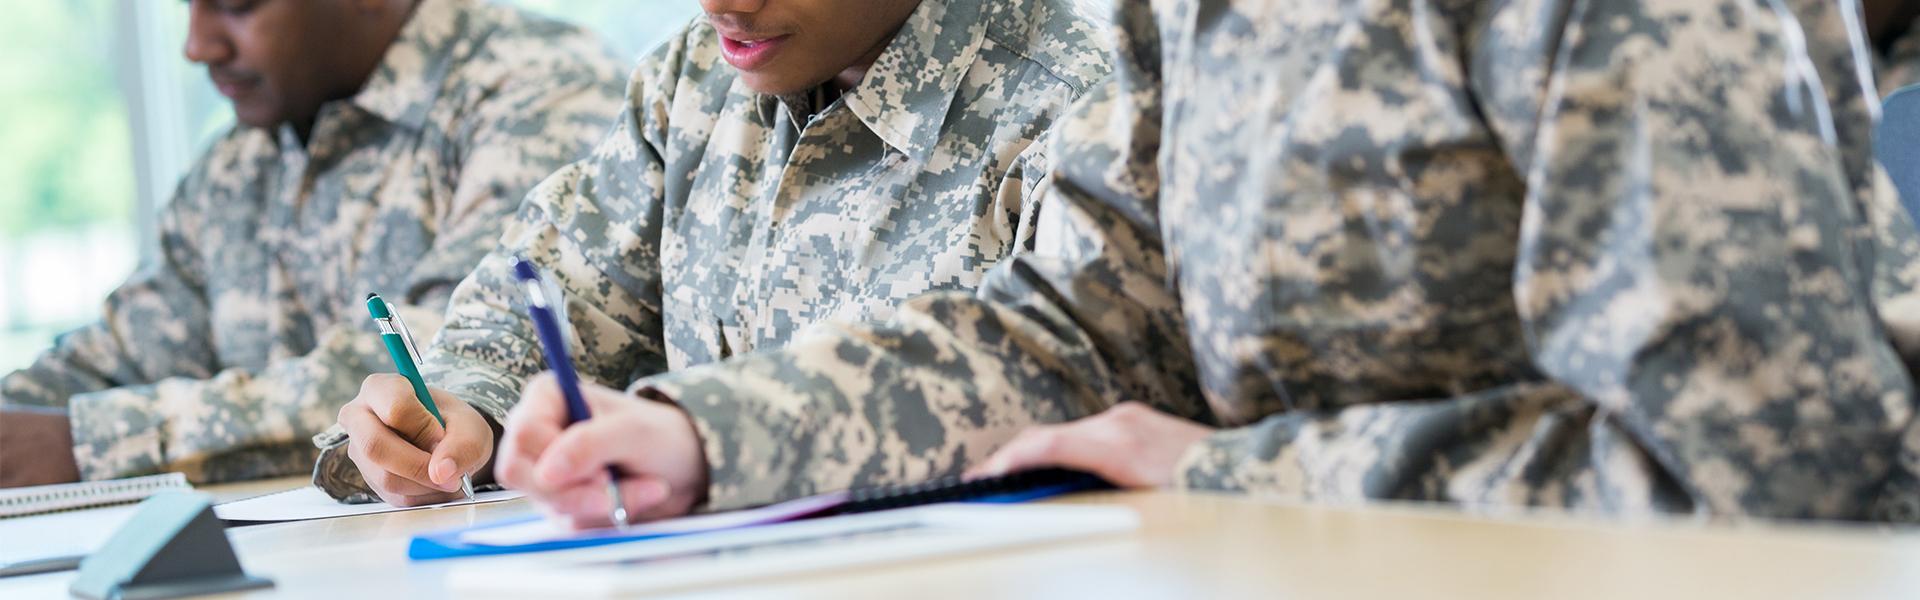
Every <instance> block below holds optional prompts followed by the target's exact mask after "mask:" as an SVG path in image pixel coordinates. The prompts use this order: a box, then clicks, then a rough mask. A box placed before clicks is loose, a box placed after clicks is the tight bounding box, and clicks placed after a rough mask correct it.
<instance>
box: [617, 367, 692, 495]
mask: <svg viewBox="0 0 1920 600" xmlns="http://www.w3.org/2000/svg"><path fill="white" fill-rule="evenodd" d="M633 395H634V396H635V397H638V398H640V399H642V400H647V401H650V402H654V403H658V404H662V405H665V406H666V407H668V408H671V409H673V414H676V415H679V417H680V420H679V421H678V424H679V425H680V426H681V427H682V429H681V431H683V432H684V433H685V434H686V436H687V437H686V439H687V440H688V441H689V444H688V445H687V446H686V447H684V448H683V449H684V450H687V451H688V453H687V454H688V456H689V457H690V458H691V459H692V463H693V464H692V467H693V470H692V472H691V473H690V474H691V475H692V476H693V481H692V482H689V485H690V487H691V488H692V489H694V490H696V493H695V495H694V496H693V504H692V507H700V506H705V505H706V504H707V499H708V498H707V497H708V488H709V482H711V481H712V472H711V467H710V466H709V463H708V461H707V453H706V450H705V448H706V443H705V439H704V436H702V435H701V433H700V423H699V421H698V420H697V419H695V418H694V416H693V413H690V412H688V411H687V409H686V407H683V406H681V405H680V403H679V402H677V401H675V400H674V399H673V396H672V395H671V394H668V393H667V392H666V391H664V390H661V389H659V388H655V387H652V386H642V387H636V388H635V389H634V390H633Z"/></svg>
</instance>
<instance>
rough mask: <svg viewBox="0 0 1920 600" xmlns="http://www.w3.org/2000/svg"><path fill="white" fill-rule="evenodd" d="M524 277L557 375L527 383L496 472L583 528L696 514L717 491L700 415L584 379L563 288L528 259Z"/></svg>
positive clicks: (519, 272)
mask: <svg viewBox="0 0 1920 600" xmlns="http://www.w3.org/2000/svg"><path fill="white" fill-rule="evenodd" d="M515 272H516V276H518V277H519V278H520V279H521V281H522V283H523V284H525V285H526V287H527V288H528V289H527V290H526V291H527V295H528V297H529V298H528V299H529V301H530V302H529V305H528V312H529V316H530V317H531V318H532V321H533V329H534V333H535V334H536V335H538V336H539V337H540V343H541V346H543V349H544V350H545V354H546V356H547V361H548V364H549V367H551V369H552V370H551V371H549V372H547V373H543V374H540V375H538V376H536V377H534V378H533V379H532V380H530V381H528V382H527V385H526V388H525V390H524V392H523V394H522V396H521V399H520V402H519V403H518V404H517V405H515V407H514V409H513V412H512V414H510V415H508V417H507V424H506V433H505V437H503V438H502V440H501V444H500V456H499V462H498V464H497V465H496V466H495V468H494V474H495V475H496V476H497V477H498V478H499V480H500V482H501V483H503V484H506V486H507V487H509V488H512V489H515V490H520V491H523V492H526V493H527V495H528V496H529V497H531V498H532V499H533V500H534V501H535V502H537V503H539V504H540V505H541V506H542V508H543V509H545V510H546V512H548V513H550V514H553V515H556V516H559V517H564V518H566V519H567V520H569V521H570V522H571V523H572V524H573V525H574V526H575V527H599V526H606V525H620V524H623V523H636V522H640V521H646V520H651V519H657V518H664V517H671V516H677V515H681V514H685V513H687V512H688V511H689V510H691V509H692V508H693V506H694V505H696V504H697V503H698V502H699V501H700V500H701V499H703V498H705V496H706V488H707V466H706V458H705V455H704V454H703V453H702V452H701V448H700V442H699V440H700V437H699V434H698V433H697V432H696V431H695V430H694V427H693V423H692V421H691V419H690V418H689V417H688V416H687V414H686V413H685V412H683V411H681V410H680V409H679V407H677V406H675V405H673V404H669V403H666V402H654V401H649V400H644V399H641V398H637V397H634V396H633V395H631V394H627V393H624V392H621V391H619V390H615V389H610V388H607V387H603V386H600V385H597V384H595V383H593V382H591V381H583V380H582V379H581V377H580V375H579V373H578V372H577V371H576V370H575V368H574V364H573V361H572V360H571V356H570V354H569V348H568V347H567V343H568V341H569V340H571V339H574V338H572V337H571V336H567V335H565V334H566V329H564V328H563V327H564V325H563V323H565V322H566V319H565V312H564V305H563V304H562V302H561V297H560V292H559V291H558V290H557V289H556V288H555V287H554V286H552V285H551V284H550V283H548V282H547V281H546V279H545V277H544V276H543V274H541V273H540V272H539V270H538V269H537V268H535V267H534V266H533V265H532V264H530V263H526V262H524V261H521V262H518V263H517V264H516V265H515ZM589 416H591V417H592V418H591V419H589V418H587V417H589Z"/></svg>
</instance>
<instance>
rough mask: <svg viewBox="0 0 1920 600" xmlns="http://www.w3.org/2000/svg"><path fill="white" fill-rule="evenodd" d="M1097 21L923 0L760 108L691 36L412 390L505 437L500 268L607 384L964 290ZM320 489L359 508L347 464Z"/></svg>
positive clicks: (443, 338)
mask: <svg viewBox="0 0 1920 600" xmlns="http://www.w3.org/2000/svg"><path fill="white" fill-rule="evenodd" d="M1101 22H1102V21H1100V20H1099V19H1097V18H1095V17H1092V16H1090V15H1087V14H1085V13H1084V12H1082V11H1081V10H1080V9H1078V8H1075V6H1074V4H1073V3H1071V2H1068V1H1066V0H994V1H981V0H925V1H923V2H922V3H921V4H920V6H919V7H918V8H917V9H915V11H914V12H913V13H912V15H911V16H909V17H908V20H907V22H906V23H905V24H904V25H903V26H902V28H901V29H900V31H899V33H897V34H896V35H895V37H894V39H893V40H892V41H891V42H890V43H889V45H888V47H887V48H885V49H884V50H883V52H882V53H881V55H880V57H879V59H878V60H877V62H876V63H875V64H874V65H873V66H872V67H871V68H870V69H869V70H868V71H867V73H866V76H865V78H864V79H863V80H862V81H861V82H860V84H859V85H857V86H855V87H854V88H852V89H850V90H847V91H846V92H845V93H844V94H843V95H841V96H839V97H838V98H837V99H833V100H831V101H827V100H828V99H827V97H826V96H825V95H824V94H822V93H819V92H814V93H805V94H796V95H793V96H790V97H776V96H770V95H764V94H756V93H754V92H753V91H751V90H750V89H748V88H747V87H745V84H744V83H742V82H741V81H740V80H739V79H738V78H737V77H736V72H735V71H734V69H733V68H732V67H731V66H729V65H727V64H726V63H725V62H723V61H722V59H721V57H720V48H719V40H718V38H717V37H716V36H715V34H714V31H713V29H712V28H711V27H710V26H709V25H708V24H707V23H706V21H705V20H704V19H697V20H695V22H694V23H692V24H691V25H690V26H689V27H688V28H687V29H686V30H685V31H684V32H682V34H681V35H679V36H677V37H675V38H673V39H671V40H669V41H668V42H667V43H666V44H665V45H664V46H663V47H662V48H660V49H658V50H657V51H655V52H653V53H652V54H651V55H649V56H647V57H646V58H645V59H643V61H642V62H641V64H640V67H639V69H638V70H637V72H636V73H635V74H634V77H633V80H632V82H631V83H630V84H629V86H628V91H627V93H628V105H627V110H626V111H625V112H624V114H623V115H622V119H621V121H620V122H619V124H618V126H617V127H616V129H615V131H614V132H613V133H612V134H611V135H610V136H608V137H607V138H606V140H604V141H603V142H601V144H600V146H599V147H598V148H597V149H595V151H594V153H593V155H592V156H591V157H589V158H587V159H584V160H582V161H580V162H579V163H576V164H574V165H571V166H568V167H566V168H565V169H562V170H561V171H560V172H558V173H556V174H554V175H553V176H552V177H550V178H549V179H548V180H547V181H546V182H544V183H542V184H541V185H540V187H539V188H537V189H536V190H535V191H534V192H533V193H532V194H530V195H529V197H528V202H527V204H526V205H525V206H524V207H523V208H522V212H521V214H520V215H519V216H518V217H517V218H516V219H515V220H514V222H513V223H512V224H510V225H509V226H508V229H507V233H506V235H505V237H504V242H503V245H502V246H501V247H500V248H499V249H498V250H497V251H495V252H494V253H493V254H492V255H490V256H488V257H487V258H486V259H485V260H483V261H481V264H480V266H479V268H478V269H477V270H476V271H475V272H474V273H473V275H472V277H470V278H469V279H468V280H467V281H465V282H463V283H461V285H460V287H459V289H458V290H456V291H455V293H454V298H453V301H452V302H453V304H452V306H451V307H450V309H449V310H448V313H447V325H446V328H445V329H444V330H442V331H441V333H440V336H439V338H438V339H437V340H435V342H434V343H433V345H432V347H431V348H430V349H428V350H427V355H428V358H427V360H426V363H425V364H424V365H423V371H424V372H425V376H426V377H427V379H428V382H429V383H430V384H432V385H434V386H437V387H441V388H445V389H447V390H449V391H452V392H453V393H454V394H456V395H458V396H460V397H461V398H463V399H465V400H466V401H468V402H469V403H470V404H473V405H475V406H476V407H477V408H478V409H480V410H481V411H482V412H483V413H485V414H487V415H490V416H492V417H493V418H494V419H495V420H496V422H499V421H500V420H502V419H504V416H505V414H506V411H507V410H508V408H510V407H511V406H512V404H513V403H514V402H515V401H517V400H518V399H519V397H520V389H521V385H522V382H523V381H524V380H525V378H526V377H528V376H531V375H532V374H534V373H536V372H538V371H540V370H542V369H544V368H545V366H544V362H543V361H542V360H541V358H540V353H539V346H538V344H537V342H536V340H535V338H534V334H533V330H532V326H531V323H530V322H529V321H528V320H527V318H526V315H525V312H524V310H523V308H522V307H523V306H524V297H525V295H524V293H523V292H522V288H521V287H520V286H519V285H517V284H516V283H514V281H513V278H512V274H511V272H510V268H509V258H510V256H511V255H513V254H519V255H522V256H525V257H527V258H528V259H529V260H532V261H534V262H536V263H538V264H541V265H543V266H544V268H545V269H546V270H547V271H549V273H550V275H551V276H552V278H553V279H554V280H555V283H556V284H558V285H559V286H560V287H561V288H563V292H564V293H565V295H566V297H567V301H568V303H567V306H568V307H569V313H570V322H571V324H572V329H573V331H574V334H575V338H576V339H575V342H574V343H573V346H572V347H573V350H574V358H575V361H576V363H577V367H578V368H579V370H580V373H581V376H582V377H584V378H586V379H588V380H592V381H596V382H599V383H601V384H604V385H609V386H613V387H621V386H625V385H626V384H627V383H629V382H631V381H633V380H635V379H638V378H640V377H644V376H647V375H652V374H655V373H659V372H662V371H666V370H669V369H675V368H681V367H686V366H689V365H697V364H702V363H708V362H713V361H716V360H720V359H723V358H726V357H728V356H730V355H732V354H736V353H743V352H747V351H750V350H754V349H756V348H763V347H776V346H779V345H781V344H783V343H785V342H786V340H788V339H789V338H791V337H792V336H793V335H794V334H795V332H797V331H799V330H801V329H802V328H804V327H807V326H808V325H810V324H812V323H814V322H817V321H820V320H823V319H830V318H841V319H880V318H885V317H887V316H889V315H890V314H891V310H892V308H893V307H894V306H896V305H898V304H899V303H900V302H901V301H904V300H905V299H907V298H911V297H913V296H915V295H918V294H921V293H924V292H929V291H936V290H972V289H974V288H975V287H976V286H977V285H978V284H979V282H980V279H981V277H982V275H983V274H984V273H985V272H986V270H987V268H988V267H990V266H991V265H993V263H994V262H996V261H998V260H1000V259H1001V258H1003V257H1005V256H1008V255H1009V254H1012V253H1015V252H1017V251H1020V250H1022V249H1024V248H1026V247H1027V246H1029V244H1030V239H1031V224H1032V222H1033V219H1034V218H1035V215H1036V214H1037V212H1036V208H1035V205H1034V203H1033V201H1032V195H1031V193H1030V192H1031V190H1032V188H1034V187H1035V186H1036V185H1038V184H1039V182H1040V180H1041V176H1042V175H1044V174H1045V173H1046V172H1047V171H1048V160H1047V155H1046V154H1045V153H1044V149H1045V146H1044V145H1043V144H1036V143H1034V142H1035V140H1036V139H1037V138H1039V137H1040V136H1041V135H1042V134H1043V133H1044V132H1045V131H1046V130H1047V129H1048V128H1049V126H1050V125H1051V124H1052V123H1053V121H1054V119H1055V118H1056V117H1057V116H1058V115H1060V114H1062V113H1064V112H1065V111H1066V109H1067V108H1068V107H1069V106H1071V105H1072V103H1073V102H1074V100H1076V99H1077V98H1078V97H1079V96H1080V95H1081V94H1082V93H1083V92H1084V91H1085V90H1086V89H1088V88H1090V87H1091V86H1092V85H1093V84H1094V83H1095V82H1096V81H1098V80H1100V79H1102V78H1104V77H1105V76H1106V74H1107V73H1108V71H1109V68H1108V67H1107V66H1106V63H1105V60H1106V58H1107V56H1108V55H1109V53H1108V52H1107V50H1106V46H1105V45H1104V39H1105V36H1104V34H1103V33H1101V32H1102V31H1103V30H1104V27H1102V26H1101V25H1100V23H1101ZM340 439H341V438H340V437H337V436H335V437H333V438H332V439H326V436H323V438H322V439H319V440H316V441H317V442H319V443H321V444H323V445H337V444H339V443H340ZM315 481H316V483H318V484H320V486H321V487H322V488H325V489H327V490H328V491H329V492H331V493H333V494H334V496H335V497H337V498H342V499H345V500H348V501H362V500H370V499H371V496H370V495H365V494H362V495H359V496H355V495H354V494H355V492H356V491H357V490H359V491H364V488H363V487H362V486H363V484H362V483H361V481H360V478H359V475H358V473H357V471H356V470H355V469H354V468H353V465H352V464H351V462H350V461H348V460H345V457H344V452H339V453H336V452H331V451H329V453H328V454H327V456H326V457H324V458H323V459H322V461H321V464H320V465H319V466H318V467H317V468H316V470H315Z"/></svg>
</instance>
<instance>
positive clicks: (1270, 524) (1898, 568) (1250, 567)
mask: <svg viewBox="0 0 1920 600" xmlns="http://www.w3.org/2000/svg"><path fill="white" fill-rule="evenodd" d="M299 483H300V482H299V481H298V480H274V481H267V482H254V483H248V484H241V485H231V486H212V487H209V488H206V490H205V491H208V492H211V493H213V494H215V496H216V497H217V498H219V499H222V500H228V499H235V498H242V497H247V496H252V495H257V494H260V493H264V492H271V491H277V490H280V489H286V488H289V487H293V486H295V485H298V484H299ZM1056 502H1062V503H1081V504H1117V505H1124V506H1129V507H1132V508H1134V509H1135V510H1137V511H1138V512H1139V513H1140V516H1141V518H1142V522H1143V524H1144V526H1143V528H1142V530H1141V531H1139V532H1138V533H1137V534H1134V535H1131V536H1123V537H1117V538H1108V539H1105V540H1090V541H1085V542H1067V543H1061V544H1056V545H1048V546H1038V547H1033V548H1023V549H1019V550H1014V551H1001V552H997V553H993V554H982V555H972V556H964V557H959V558H950V559H940V560H926V561H920V562H915V563H903V564H898V565H893V566H886V567H877V568H871V569H863V570H851V571H842V572H829V573H819V574H814V575H808V576H804V577H789V578H780V579H767V580H757V581H756V580H743V581H741V582H739V583H738V584H736V585H732V586H728V587H724V588H711V589H703V590H696V591H695V593H694V595H693V597H700V598H741V597H779V598H835V599H838V598H850V597H858V598H915V599H924V598H1058V597H1151V598H1448V597H1456V598H1548V597H1551V598H1743V599H1749V598H1920V532H1912V531H1906V532H1891V533H1890V532H1887V531H1881V530H1875V529H1869V528H1859V527H1815V526H1804V525H1752V524H1748V525H1737V526H1732V525H1705V524H1698V523H1677V522H1662V521H1650V520H1640V521H1636V522H1630V523H1619V522H1609V521H1602V520H1598V519H1590V518H1579V517H1572V516H1567V515H1559V514H1551V513H1536V514H1527V515H1515V516H1511V517H1503V518H1498V519H1495V518H1487V517H1475V516H1467V515H1463V514H1460V513H1458V512H1455V511H1452V510H1449V509H1446V508H1443V507H1431V506H1421V505H1375V506H1366V507H1325V506H1300V505H1288V504H1275V503H1268V502H1261V501H1256V500H1249V499H1245V498H1238V497H1231V496H1219V495H1206V494H1179V493H1171V492H1126V493H1099V494H1085V495H1080V496H1075V497H1070V498H1065V499H1061V500H1056ZM533 510H534V509H533V508H532V507H531V506H530V505H529V504H528V503H527V502H525V501H523V500H514V501H510V502H503V503H498V504H490V505H482V506H470V507H459V508H445V509H431V510H420V511H413V512H402V513H390V514H383V515H369V516H361V517H349V518H341V519H331V520H323V521H308V522H297V523H280V524H271V525H256V526H248V527H239V528H234V529H230V530H229V535H230V538H231V539H232V540H233V543H234V547H235V549H236V550H237V551H238V552H239V555H240V560H241V562H242V563H243V564H244V565H245V566H246V568H247V570H248V572H250V573H252V574H254V575H259V576H265V577H268V578H271V579H273V580H274V581H275V582H276V584H277V586H276V587H275V588H273V589H271V590H264V591H260V592H254V593H250V594H244V595H238V596H232V597H239V598H254V597H260V598H266V597H276V596H278V597H326V598H368V597H373V598H408V599H423V598H439V597H445V596H447V595H448V593H447V586H446V575H447V570H448V568H449V567H451V566H452V565H453V564H454V563H456V562H460V561H458V560H455V561H430V562H411V561H409V560H407V558H406V546H407V541H408V539H409V538H410V537H411V536H412V535H414V534H416V533H420V532H425V531H434V530H440V529H447V528H453V527H459V526H462V525H465V524H469V523H478V522H483V521H491V520H497V519H502V518H506V517H512V516H517V515H524V514H529V513H530V512H532V511H533ZM4 532H5V529H4V526H3V523H0V541H4V543H6V544H15V543H31V541H30V540H15V539H5V537H4V535H5V534H4ZM462 560H511V559H510V558H489V559H462ZM72 577H73V574H72V573H71V572H68V573H55V574H46V575H36V576H29V577H16V578H9V579H0V598H7V599H13V598H41V597H46V598H59V597H65V596H66V586H67V584H68V583H69V582H70V581H71V580H72Z"/></svg>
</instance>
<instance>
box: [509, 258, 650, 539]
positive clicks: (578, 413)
mask: <svg viewBox="0 0 1920 600" xmlns="http://www.w3.org/2000/svg"><path fill="white" fill-rule="evenodd" d="M513 275H514V277H515V278H517V279H519V280H520V283H521V285H524V286H526V288H527V316H529V317H532V318H533V331H534V333H535V334H537V335H539V336H540V347H541V350H542V353H544V354H546V356H547V368H548V369H549V370H552V371H553V379H554V381H555V382H557V383H559V384H560V395H561V396H562V397H564V398H566V400H567V424H569V425H571V424H574V423H579V422H581V421H585V420H587V419H588V418H589V417H591V416H593V415H591V414H589V412H588V410H587V398H586V397H585V396H582V395H580V375H579V373H576V372H574V370H573V359H571V358H569V357H568V355H567V336H564V335H561V333H560V332H561V331H562V329H561V328H560V323H561V322H562V321H564V318H563V317H562V315H563V314H564V312H559V313H556V311H555V307H558V310H559V311H565V310H566V302H565V301H563V300H562V298H561V296H560V289H559V288H557V287H554V286H553V284H552V283H550V282H548V281H547V279H546V278H545V277H542V276H541V275H540V269H539V268H537V267H535V266H533V263H530V262H527V260H526V259H524V258H520V257H518V256H515V257H513ZM607 499H608V500H609V501H611V502H612V503H613V514H612V515H611V517H612V519H613V523H614V525H615V526H617V527H620V528H623V529H624V528H626V526H627V505H626V502H625V501H623V500H622V499H621V497H620V473H619V472H618V471H615V470H614V468H613V466H612V465H608V466H607Z"/></svg>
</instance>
